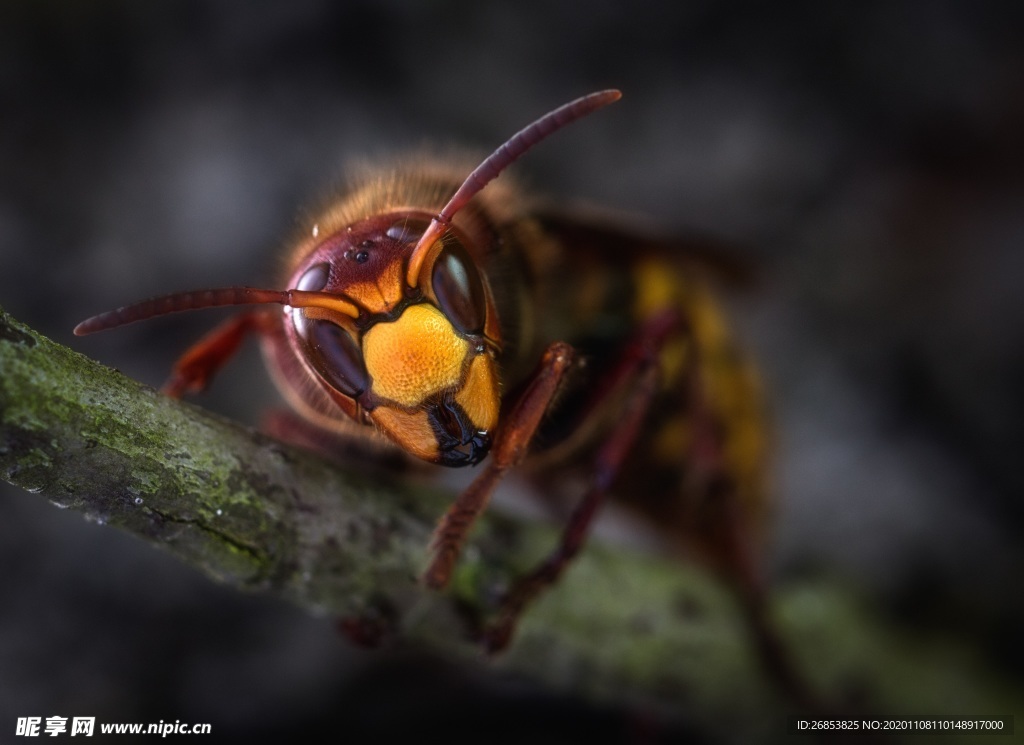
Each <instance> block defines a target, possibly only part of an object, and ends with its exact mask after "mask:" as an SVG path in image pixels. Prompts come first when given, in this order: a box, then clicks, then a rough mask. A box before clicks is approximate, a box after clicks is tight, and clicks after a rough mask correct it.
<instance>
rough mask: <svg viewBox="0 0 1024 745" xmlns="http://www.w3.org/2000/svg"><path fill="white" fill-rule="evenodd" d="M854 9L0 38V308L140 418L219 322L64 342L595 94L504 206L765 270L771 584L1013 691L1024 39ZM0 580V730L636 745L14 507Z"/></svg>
mask: <svg viewBox="0 0 1024 745" xmlns="http://www.w3.org/2000/svg"><path fill="white" fill-rule="evenodd" d="M844 7H845V9H844V10H841V9H840V8H839V7H838V6H834V5H832V4H825V3H818V2H812V1H810V0H807V1H798V2H789V3H774V4H765V3H757V2H736V3H719V2H713V1H712V0H700V1H697V2H678V3H671V2H661V3H651V2H642V1H640V2H635V3H631V4H630V5H629V9H628V10H625V9H624V5H621V4H617V3H611V2H594V3H589V4H586V6H585V8H584V7H583V6H582V5H581V4H579V3H570V2H565V1H563V0H543V1H541V0H521V2H518V3H514V4H512V3H508V4H499V3H471V2H463V1H454V0H453V1H449V2H433V3H411V2H410V3H403V2H398V1H397V0H390V1H389V2H370V1H368V0H362V1H350V2H346V3H332V2H328V1H327V0H292V2H289V3H271V2H244V3H243V2H240V1H239V0H236V1H225V2H219V3H203V2H198V1H195V0H191V1H189V0H186V1H182V2H169V1H167V0H150V1H149V2H146V3H132V2H128V1H127V0H123V1H120V2H116V1H114V0H94V1H93V2H89V3H81V2H73V1H72V0H61V1H59V0H32V1H27V0H7V2H5V3H4V4H3V5H2V6H0V304H2V305H3V307H5V308H6V309H7V310H8V311H10V312H11V313H12V314H14V315H15V316H16V317H17V318H19V319H21V320H23V321H25V322H27V323H29V324H30V325H32V326H34V327H35V328H37V329H39V330H41V331H42V332H43V333H45V334H47V335H49V336H51V337H53V338H54V339H56V340H58V341H60V342H63V343H67V344H70V345H71V346H73V347H74V348H76V349H78V350H80V351H83V352H85V353H86V354H89V355H90V356H93V357H96V358H98V359H100V360H102V361H104V362H106V363H107V364H110V365H112V366H115V367H118V368H120V369H121V370H123V371H124V372H126V373H127V374H129V375H131V376H132V377H135V378H138V379H140V380H143V381H145V382H147V383H150V384H153V385H158V384H159V383H161V382H162V381H163V379H164V376H165V375H166V373H167V371H168V370H169V367H170V365H171V363H172V362H173V360H174V359H175V357H176V355H177V354H178V353H179V352H180V351H181V350H182V349H183V348H184V347H185V346H186V345H187V344H188V342H189V341H190V340H192V339H194V338H195V337H196V336H198V335H199V334H201V333H202V332H203V331H204V330H205V329H206V328H208V327H209V325H210V324H211V323H212V322H213V319H212V318H211V317H209V316H204V315H198V314H197V315H195V316H179V317H176V318H173V319H163V320H160V321H154V322H152V323H150V324H148V325H144V326H137V327H129V328H126V329H123V330H121V331H119V332H117V333H113V334H110V335H105V336H99V337H95V338H89V339H85V340H82V339H74V337H72V335H71V329H72V328H73V326H74V325H75V323H76V322H77V321H79V320H81V319H82V318H84V317H86V316H88V315H91V314H93V313H95V312H98V311H101V310H106V309H108V308H110V307H113V306H116V305H119V304H122V303H124V302H127V301H131V300H135V299H140V298H143V297H146V296H150V295H154V294H160V293H164V292H167V291H171V290H178V289H192V288H195V287H200V286H219V285H225V284H242V283H249V284H267V283H269V282H271V281H272V280H273V278H274V277H275V276H276V269H277V263H276V261H277V257H276V253H275V249H276V248H277V247H278V246H279V245H280V241H281V240H282V239H283V238H284V237H285V236H287V235H288V234H289V233H290V232H291V230H292V229H293V227H294V225H295V221H296V217H297V215H299V214H300V212H301V210H302V209H303V207H305V206H309V205H311V204H314V203H316V201H317V199H318V198H319V196H320V195H321V194H322V193H323V192H324V190H326V189H329V188H330V187H331V185H332V184H335V183H337V182H339V181H341V180H343V177H344V172H345V171H344V168H345V164H346V163H347V162H350V161H351V160H352V159H355V158H361V157H367V156H374V155H390V154H393V153H395V152H396V151H397V152H401V151H404V150H409V149H415V148H417V147H420V146H422V145H424V144H428V143H432V144H435V145H440V146H446V145H452V144H463V145H469V146H472V147H475V148H479V149H481V150H488V149H490V148H493V147H495V146H496V145H497V144H499V143H500V142H501V141H502V140H503V139H504V138H505V137H507V136H508V135H509V134H511V133H512V132H513V131H515V130H516V129H518V128H519V127H520V126H522V125H523V124H525V123H527V122H528V121H530V120H531V119H533V118H534V117H535V116H537V115H539V114H541V113H543V112H545V111H547V110H549V109H550V108H552V107H554V106H556V105H558V104H560V103H563V102H564V101H566V100H569V99H570V98H573V97H575V96H577V95H580V94H582V93H585V92H588V91H590V90H595V89H598V88H603V87H610V86H615V87H619V88H621V89H622V90H623V91H624V93H625V97H624V99H623V100H622V102H620V103H619V104H616V106H615V107H613V108H611V109H609V110H607V111H605V112H602V113H601V114H599V115H597V116H595V117H593V118H592V119H590V120H588V121H586V122H585V123H583V124H580V125H577V126H576V127H574V128H572V129H571V130H568V131H566V132H564V133H561V134H559V135H558V136H557V137H556V138H554V139H553V140H551V141H550V142H548V143H545V144H544V145H543V146H542V147H540V148H539V149H537V150H536V151H534V152H532V153H531V154H530V155H529V156H528V157H527V158H526V159H524V161H523V163H522V164H521V165H519V166H517V175H518V176H519V177H520V178H521V179H522V180H524V181H525V182H526V183H527V184H529V185H531V186H533V187H534V188H536V189H537V190H540V191H543V192H545V193H548V194H551V195H552V196H555V197H565V198H572V199H583V200H587V201H591V202H596V203H599V204H607V205H609V206H611V207H614V208H615V209H617V210H625V211H629V212H635V213H639V214H644V215H648V216H649V217H650V218H651V220H652V222H653V223H654V224H656V225H659V226H661V227H663V228H665V229H666V230H669V231H671V230H673V229H678V230H682V229H690V228H696V229H699V230H703V231H708V232H710V233H713V234H716V235H720V236H722V237H724V238H727V239H729V240H731V241H734V242H735V243H736V245H737V247H738V248H737V252H738V254H740V255H741V256H742V258H743V259H744V260H745V261H746V262H748V263H749V264H750V265H751V266H752V267H753V268H754V269H755V272H756V274H757V276H758V286H757V289H756V290H754V291H750V292H747V293H741V294H738V295H737V296H736V297H734V298H733V299H732V302H733V304H734V306H735V308H734V310H735V318H736V322H737V325H738V327H739V328H740V329H741V333H742V335H743V336H744V338H745V340H746V343H747V344H748V345H749V346H750V347H751V348H752V349H753V350H754V351H755V353H756V354H757V355H758V356H759V357H760V359H761V365H762V368H763V370H764V378H765V386H766V390H767V392H768V399H769V402H770V406H771V408H772V411H773V415H774V418H775V422H776V425H777V433H776V451H777V452H776V469H775V473H774V479H775V491H776V493H777V495H778V501H779V505H778V510H777V525H776V530H775V543H774V548H773V553H772V566H773V569H774V571H775V573H776V576H777V578H778V580H779V581H780V582H786V581H787V580H791V579H792V578H794V577H797V578H798V577H800V576H804V575H806V574H808V573H816V572H824V573H830V574H834V575H839V576H843V577H846V578H848V579H849V581H851V582H853V583H854V584H856V585H857V586H858V587H860V588H862V589H863V591H864V592H865V593H867V595H868V596H869V597H870V598H872V600H873V601H874V602H876V603H877V606H878V607H879V608H881V609H883V612H885V613H889V614H891V615H892V617H893V618H895V619H896V621H897V622H898V623H900V624H903V625H905V626H906V628H908V629H911V630H922V631H923V632H931V631H936V632H939V633H952V634H956V635H958V636H959V637H960V638H961V640H962V641H963V643H964V644H965V645H966V646H968V647H970V648H974V649H976V650H980V654H982V655H983V657H984V658H985V659H987V660H988V661H989V662H990V663H991V664H992V665H993V666H995V667H996V668H997V669H999V670H1002V671H1003V672H1005V673H1006V674H1007V675H1010V676H1014V677H1016V679H1017V680H1018V682H1019V681H1020V679H1021V670H1022V668H1024V651H1022V647H1021V643H1020V635H1019V632H1020V629H1021V628H1022V627H1024V601H1022V598H1021V593H1020V580H1019V577H1020V570H1021V569H1022V568H1024V561H1022V550H1021V534H1022V528H1024V500H1022V494H1024V469H1022V467H1021V459H1020V445H1021V443H1022V442H1024V436H1022V435H1024V425H1022V416H1024V392H1022V391H1024V389H1022V385H1021V384H1022V382H1024V343H1022V340H1024V333H1022V332H1024V293H1022V292H1021V291H1020V288H1019V286H1020V284H1021V281H1022V280H1024V209H1022V208H1024V179H1022V173H1024V145H1022V143H1024V138H1022V136H1021V132H1022V131H1024V45H1022V44H1021V39H1022V38H1024V36H1022V30H1024V24H1022V23H1021V22H1022V21H1024V6H1021V5H1020V4H1019V3H1012V2H1005V3H994V2H993V3H975V4H967V3H962V2H943V1H941V0H939V1H936V2H931V3H928V4H924V3H898V2H897V3H891V2H878V3H870V2H868V3H858V4H856V5H852V4H851V5H847V6H844ZM275 400H276V399H275V393H274V392H273V391H272V389H271V386H270V384H269V382H268V381H267V379H266V376H265V374H264V373H263V371H262V367H261V364H260V362H259V359H258V355H257V353H256V350H255V349H249V350H248V351H247V352H245V353H244V354H243V355H242V358H241V359H240V360H239V361H238V362H237V363H235V364H233V365H231V366H230V367H229V368H228V369H227V370H226V371H225V372H224V374H223V375H222V377H221V378H220V379H219V381H218V384H216V385H215V386H214V387H213V389H212V391H210V392H209V393H208V394H206V395H205V396H204V397H202V398H201V402H202V403H203V405H206V406H209V407H210V408H214V409H216V410H218V411H221V412H223V413H226V414H227V415H229V416H231V417H233V418H236V419H239V420H242V421H244V422H247V423H251V424H254V423H256V422H257V421H258V420H259V416H260V412H261V411H262V410H263V409H264V408H265V406H267V405H272V404H273V402H274V401H275ZM0 566H2V567H3V568H4V569H3V571H2V572H0V597H3V598H4V601H3V607H4V610H3V612H0V727H4V728H6V727H13V726H14V725H13V722H14V719H15V718H16V717H17V716H26V715H41V716H48V715H51V714H62V715H65V714H75V713H79V714H87V715H96V716H97V717H98V718H99V719H101V720H104V721H157V720H160V719H163V720H165V721H173V720H175V719H181V720H182V721H192V722H195V721H208V722H212V723H213V725H214V728H215V730H217V731H218V732H220V733H225V732H230V733H232V734H236V735H238V736H239V737H242V736H250V735H253V734H257V733H276V732H281V733H285V732H303V731H311V730H312V729H315V728H316V727H317V726H320V725H326V726H328V727H330V728H331V729H330V731H331V732H334V733H335V734H336V735H337V736H339V737H348V738H350V739H356V740H359V739H362V738H363V737H369V736H371V735H373V736H380V735H381V734H386V733H387V732H388V731H390V730H389V729H388V728H393V729H394V730H395V731H396V732H405V731H407V730H406V729H405V727H406V726H409V727H414V730H413V731H416V732H418V733H419V734H420V735H421V736H422V735H424V734H427V733H435V732H440V733H445V734H446V736H447V737H448V738H449V739H454V740H456V741H459V740H462V739H466V740H468V739H471V738H473V739H475V738H476V736H477V735H478V734H479V732H480V730H479V729H478V728H479V727H482V726H485V725H484V724H482V723H483V722H487V721H490V722H494V721H501V722H503V723H504V724H502V726H501V728H499V729H498V730H494V729H493V725H487V726H488V728H489V729H490V730H491V732H492V734H494V735H495V737H498V736H503V737H506V738H507V739H506V740H501V739H500V738H499V739H494V737H491V738H488V739H491V740H493V741H509V742H514V741H519V740H521V739H526V738H527V737H529V738H530V739H531V741H533V742H545V741H548V740H550V741H561V740H564V739H565V737H566V736H567V735H568V734H572V735H573V736H574V737H576V738H583V737H586V736H587V735H588V734H591V735H592V736H593V738H594V739H600V738H601V737H602V736H605V735H611V736H612V737H613V738H618V737H619V735H622V736H623V737H624V736H625V734H627V733H629V732H631V731H632V730H630V727H631V726H632V725H631V724H630V722H629V721H627V720H626V718H625V717H623V716H622V715H621V714H620V713H618V712H614V711H608V710H605V709H599V708H589V707H588V706H587V705H585V704H581V703H578V702H570V701H562V700H557V699H551V698H548V697H546V696H544V695H543V693H542V692H540V691H536V690H533V689H531V688H530V687H529V686H528V685H526V684H524V683H515V684H512V683H508V682H501V681H494V680H490V679H488V678H484V677H481V678H478V679H467V677H466V673H464V672H463V671H453V670H450V669H449V668H447V667H446V666H444V665H442V664H440V663H437V662H432V661H424V660H411V659H408V658H401V659H396V658H393V657H390V656H387V655H376V654H367V653H364V652H358V651H354V650H352V649H350V648H348V647H347V646H346V645H345V644H344V643H343V642H342V641H340V640H339V638H338V637H337V635H336V634H335V632H334V629H333V626H332V624H331V623H330V620H329V619H315V618H310V617H308V616H306V615H305V614H303V613H302V612H300V611H298V610H296V609H293V608H290V607H286V606H283V605H281V604H279V603H276V602H271V601H267V600H265V599H262V598H258V597H247V596H240V595H237V594H235V593H234V592H231V591H229V590H226V589H224V588H221V587H219V586H216V585H214V584H212V583H210V582H208V581H207V580H206V579H204V578H203V577H201V576H199V575H197V574H194V573H193V572H191V571H190V570H188V569H187V568H185V567H183V566H180V565H178V564H177V563H176V562H174V561H173V560H171V559H170V558H168V557H166V556H164V555H162V554H160V553H158V552H156V551H153V550H152V549H150V548H149V547H148V546H145V545H143V544H142V543H140V542H138V541H136V540H134V539H132V538H130V537H127V536H125V535H121V534H119V533H117V532H115V531H112V530H109V529H106V528H103V527H99V526H96V525H92V524H89V523H87V522H86V521H84V520H83V519H82V518H81V517H80V516H79V515H78V514H69V513H63V512H60V511H58V510H57V509H55V508H54V507H52V506H50V505H48V504H47V503H45V501H44V500H41V499H40V498H39V497H37V496H33V495H29V494H26V493H23V492H19V491H17V490H15V489H13V488H10V487H7V486H6V485H0ZM466 702H469V703H468V709H469V710H470V711H471V712H472V714H471V716H470V717H469V720H468V721H463V720H461V719H459V716H460V714H459V712H460V711H462V712H463V713H465V711H466V709H465V708H463V709H460V708H459V707H465V706H467V703H466ZM403 721H404V722H408V724H402V722H403ZM413 723H415V724H414V725H413ZM1018 726H1020V724H1018Z"/></svg>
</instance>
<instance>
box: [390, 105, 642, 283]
mask: <svg viewBox="0 0 1024 745" xmlns="http://www.w3.org/2000/svg"><path fill="white" fill-rule="evenodd" d="M620 98H622V93H621V92H620V91H617V90H614V89H609V90H606V91H598V92H597V93H591V94H589V95H587V96H583V97H581V98H577V99H576V100H575V101H570V102H569V103H567V104H564V105H562V106H559V107H558V108H557V109H555V110H554V111H550V112H548V113H547V114H545V115H544V116H542V117H541V118H540V119H538V120H537V121H535V122H533V123H532V124H529V125H527V126H526V127H524V128H523V129H521V130H519V131H518V132H516V133H515V134H514V135H512V137H510V138H509V139H508V140H507V141H506V142H505V144H503V145H502V146H501V147H499V148H498V149H497V150H495V151H494V152H493V153H491V154H490V155H488V156H487V158H485V159H484V161H483V162H482V163H481V164H480V165H478V166H477V167H476V168H475V169H474V170H473V172H472V173H471V174H469V176H467V177H466V180H465V181H463V182H462V186H460V187H459V188H458V191H456V192H455V194H454V195H452V198H451V199H449V200H448V204H446V205H445V206H444V208H443V209H442V210H441V211H440V212H439V213H438V214H437V216H436V217H434V219H433V220H431V221H430V225H429V226H428V227H427V230H426V232H424V233H423V236H422V237H421V238H420V240H419V242H418V243H417V244H416V247H415V248H414V249H413V250H412V255H411V256H410V257H409V268H408V270H407V271H406V275H405V282H406V284H407V285H408V286H409V287H414V286H415V285H416V280H417V279H418V278H419V274H420V269H421V268H422V266H423V262H424V261H425V260H426V258H427V254H428V253H429V252H430V248H431V246H433V245H434V243H435V241H437V239H438V238H440V237H441V236H442V235H443V234H444V231H445V230H447V229H448V226H449V225H451V222H452V218H453V217H455V213H456V212H458V211H459V210H460V209H462V208H463V207H465V206H466V203H467V202H469V200H470V199H472V198H473V197H474V196H476V195H477V194H478V193H479V192H480V190H481V189H483V188H484V187H485V186H487V184H489V183H490V182H491V181H493V180H494V179H495V178H497V177H498V175H499V174H500V173H501V172H502V171H504V170H505V169H506V168H508V167H509V166H510V165H511V164H512V162H513V161H515V160H516V159H517V158H518V157H519V156H520V155H522V154H523V153H525V152H526V151H527V150H529V149H530V148H531V147H533V146H534V145H536V144H537V143H538V142H540V141H541V140H543V139H544V138H546V137H547V136H548V135H551V134H554V133H555V132H557V131H558V130H560V129H561V128H562V127H564V126H566V125H568V124H572V123H573V122H574V121H576V120H577V119H580V118H582V117H584V116H586V115H587V114H592V113H594V112H595V111H597V110H598V109H600V108H603V107H605V106H607V105H608V104H610V103H614V102H616V101H618V100H619V99H620Z"/></svg>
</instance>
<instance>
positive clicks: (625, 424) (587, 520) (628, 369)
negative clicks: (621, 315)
mask: <svg viewBox="0 0 1024 745" xmlns="http://www.w3.org/2000/svg"><path fill="white" fill-rule="evenodd" d="M680 325H681V324H680V319H679V316H678V314H677V313H676V312H675V311H673V310H669V311H665V312H663V313H659V314H657V315H655V316H653V317H651V318H650V319H649V320H648V321H647V322H646V323H645V324H644V325H643V326H642V327H641V328H640V330H639V331H638V333H637V335H636V337H635V339H634V341H633V343H631V344H630V345H629V346H628V347H627V348H626V350H625V352H624V354H623V355H622V358H621V360H620V362H619V364H618V365H616V366H615V368H613V369H612V371H611V373H610V374H609V375H608V376H607V378H606V379H605V380H604V381H603V384H602V385H601V386H599V388H598V395H597V396H596V397H595V398H594V399H593V400H592V401H591V402H590V405H589V408H590V413H591V414H594V413H596V411H597V409H598V408H599V407H600V406H601V405H602V404H603V403H605V402H606V401H607V399H608V398H609V397H613V396H614V394H615V393H616V392H617V391H619V390H621V389H622V387H623V386H628V393H627V396H626V398H625V401H624V403H623V404H622V409H621V416H620V417H619V418H618V419H617V424H616V427H615V429H614V430H613V431H612V433H611V434H610V435H609V436H608V438H607V439H606V440H605V441H604V443H603V445H602V446H601V447H600V448H599V449H598V451H597V454H596V455H595V457H594V469H593V481H592V482H591V487H590V489H589V490H588V491H587V493H586V495H585V496H584V497H583V499H582V501H581V502H580V503H579V504H578V505H577V506H576V509H575V510H574V511H573V513H572V515H571V516H570V518H569V522H568V523H567V524H566V526H565V529H564V530H563V532H562V537H561V540H560V542H559V544H558V546H557V547H556V549H555V550H554V551H553V552H552V553H551V554H550V555H549V556H548V557H547V559H545V560H544V561H543V562H541V563H540V564H539V565H538V566H537V567H536V568H534V569H533V570H532V571H531V572H529V573H528V574H526V575H524V576H523V577H520V578H519V579H518V580H517V581H516V582H515V584H513V585H512V588H511V589H510V590H509V592H508V593H507V594H506V595H505V598H504V600H503V602H502V604H501V608H500V610H499V612H498V616H497V619H496V620H495V621H494V622H493V623H492V624H491V625H490V626H489V628H488V629H487V631H486V633H485V638H484V643H485V646H486V648H487V651H488V652H491V653H494V652H500V651H501V650H503V649H505V647H507V646H508V644H509V642H510V641H511V639H512V635H513V634H514V632H515V628H516V624H517V623H518V621H519V618H520V617H521V616H522V613H523V611H524V610H525V609H526V608H527V606H528V605H529V604H530V603H531V602H533V600H534V599H536V598H537V596H538V595H540V593H541V592H543V591H544V590H545V589H546V588H547V587H550V586H551V585H552V584H554V583H555V581H557V580H558V578H559V577H560V576H561V575H562V573H563V572H564V571H565V569H566V567H568V566H569V564H570V563H571V562H572V560H573V559H574V558H575V557H576V555H577V554H578V553H579V552H580V549H582V548H583V545H584V543H585V542H586V539H587V535H588V534H589V532H590V527H591V525H592V523H593V520H594V517H595V516H596V515H597V512H598V510H599V508H600V507H601V505H602V504H603V503H604V500H605V498H606V497H607V495H608V493H609V491H610V490H611V487H612V484H613V482H614V481H615V477H616V476H617V475H618V473H619V470H620V469H621V467H622V464H623V462H624V461H625V459H626V456H627V455H629V452H630V449H631V448H632V446H633V444H634V443H635V442H636V440H637V439H638V437H639V436H640V434H641V433H642V432H643V427H644V422H645V421H646V419H647V414H648V412H649V410H650V406H651V403H652V401H653V400H654V397H655V395H656V394H657V392H658V385H659V381H660V374H659V367H658V359H659V354H660V352H661V349H662V348H663V346H664V344H665V341H666V340H667V339H668V338H669V337H670V336H671V335H672V334H674V333H676V332H678V331H679V330H680Z"/></svg>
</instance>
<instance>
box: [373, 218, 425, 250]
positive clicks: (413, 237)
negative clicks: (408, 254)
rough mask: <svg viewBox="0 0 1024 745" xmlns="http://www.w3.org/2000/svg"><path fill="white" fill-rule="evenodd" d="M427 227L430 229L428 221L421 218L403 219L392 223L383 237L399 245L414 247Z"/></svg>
mask: <svg viewBox="0 0 1024 745" xmlns="http://www.w3.org/2000/svg"><path fill="white" fill-rule="evenodd" d="M428 227H430V220H424V219H423V218H422V217H403V218H402V219H401V220H397V221H396V222H394V223H393V224H392V225H391V227H390V228H388V229H387V231H386V232H385V233H384V235H386V236H387V237H388V238H390V239H391V240H393V241H398V242H399V243H412V244H413V245H415V244H416V241H418V240H419V239H420V238H421V237H422V236H423V234H424V233H425V232H427V228H428Z"/></svg>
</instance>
